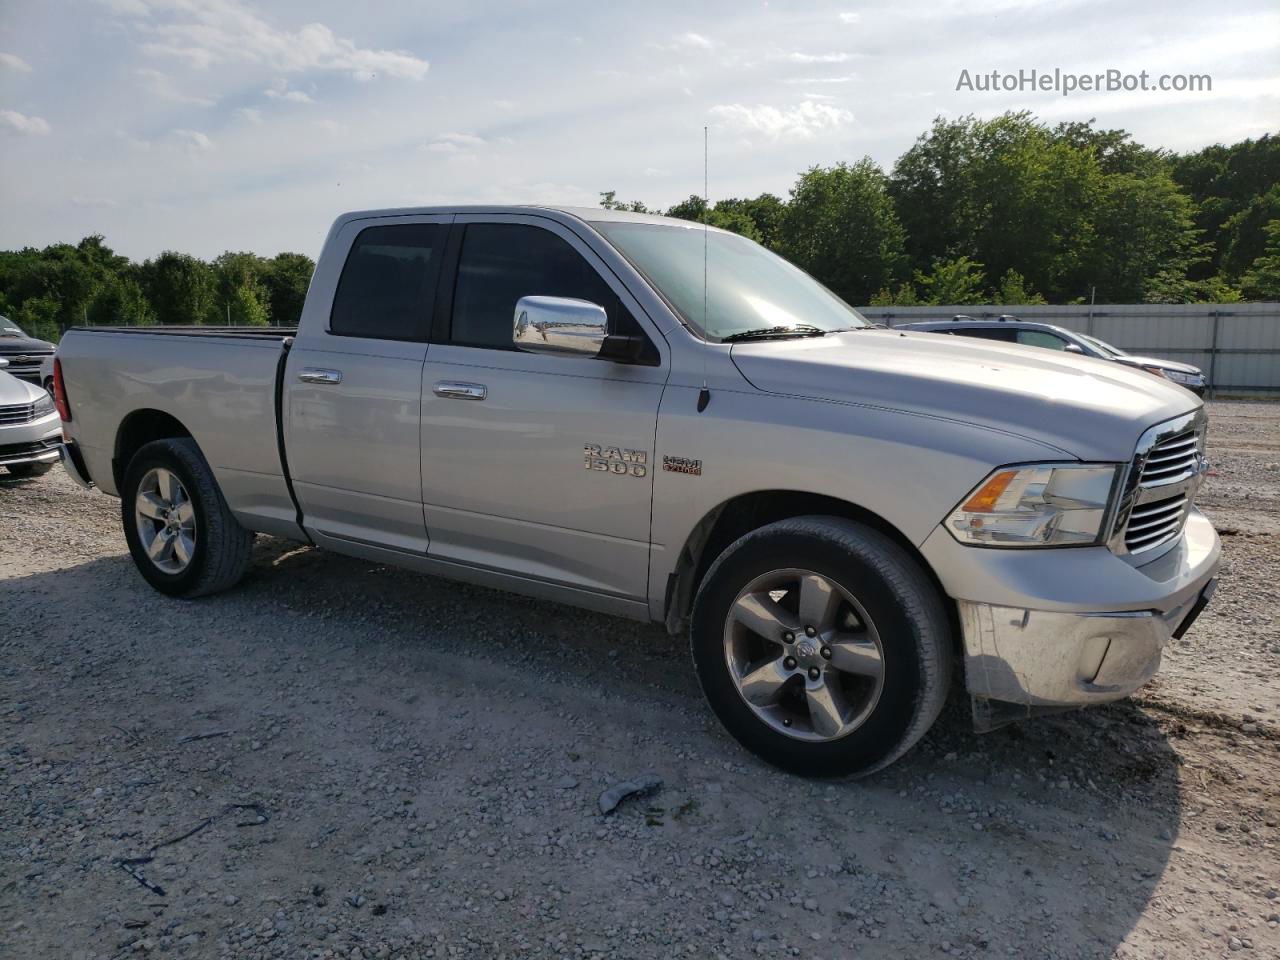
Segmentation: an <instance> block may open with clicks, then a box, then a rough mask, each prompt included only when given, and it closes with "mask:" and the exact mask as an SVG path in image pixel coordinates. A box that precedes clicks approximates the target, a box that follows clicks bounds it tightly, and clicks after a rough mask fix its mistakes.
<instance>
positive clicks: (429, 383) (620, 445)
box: [422, 215, 668, 599]
mask: <svg viewBox="0 0 1280 960" xmlns="http://www.w3.org/2000/svg"><path fill="white" fill-rule="evenodd" d="M454 229H455V231H461V232H462V237H461V248H460V251H459V254H458V269H457V276H456V282H455V285H454V288H453V295H452V311H451V315H450V320H451V322H448V323H444V324H438V325H437V334H436V337H435V338H434V342H433V343H432V345H431V350H430V353H429V354H428V357H427V362H426V365H425V368H424V371H423V378H422V498H423V504H424V510H425V512H426V519H427V525H428V527H429V528H430V530H431V546H430V550H429V553H430V555H431V556H433V557H438V558H440V559H443V560H450V561H453V562H458V563H464V564H468V565H472V566H478V567H482V568H486V569H490V570H498V571H502V572H505V573H511V574H516V575H519V576H525V577H530V578H534V579H538V580H543V581H548V582H552V583H556V584H560V585H564V586H569V587H575V588H579V589H584V590H590V591H592V592H596V593H603V594H609V595H612V596H615V597H624V598H630V599H644V598H645V597H646V596H647V582H648V554H649V532H650V531H649V514H650V501H651V497H652V491H653V469H654V464H653V443H654V433H655V426H656V422H657V413H658V403H659V400H660V399H661V395H662V389H663V384H664V382H665V380H666V376H667V369H668V367H667V363H666V354H665V342H664V341H663V340H662V338H661V336H660V335H658V334H657V333H656V331H655V330H654V329H653V328H652V327H651V326H649V325H648V324H647V320H646V321H639V320H637V318H639V317H642V313H641V311H640V309H639V305H638V304H636V303H635V301H634V300H632V299H631V297H630V295H629V294H628V293H627V292H626V290H625V288H623V287H622V286H621V284H619V283H618V282H617V280H616V278H614V277H612V276H611V275H610V274H609V273H608V271H607V268H606V267H604V264H603V263H602V262H601V261H600V260H599V259H598V258H597V257H596V255H595V254H594V253H593V252H592V251H591V249H590V248H589V246H587V245H586V244H585V243H584V242H583V241H582V240H581V239H580V238H579V237H577V236H575V235H574V234H573V233H572V231H570V230H568V229H567V228H565V227H563V226H562V225H560V224H558V223H555V222H554V221H551V220H549V219H546V218H542V217H538V216H534V215H530V216H515V215H513V216H496V215H495V216H479V215H471V216H459V217H458V218H457V225H456V226H455V227H454ZM606 276H609V277H610V279H609V280H606V279H605V277H606ZM536 295H542V296H561V297H575V298H578V299H582V300H589V301H591V302H593V303H597V304H599V305H600V306H603V307H605V309H606V311H607V312H608V313H609V314H610V325H611V329H614V330H621V329H622V328H626V330H627V332H630V333H635V332H637V331H638V332H640V333H643V334H644V335H645V336H646V337H647V338H648V339H649V341H650V347H651V348H652V350H651V354H652V355H651V357H650V359H649V362H647V363H642V364H620V363H613V362H610V361H606V360H599V359H588V358H583V357H568V356H566V357H558V356H545V355H535V354H530V353H523V352H520V351H517V350H516V349H514V348H513V346H512V327H513V319H514V313H515V304H516V301H517V300H518V299H519V298H520V297H522V296H536Z"/></svg>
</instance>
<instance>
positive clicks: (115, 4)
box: [97, 0, 147, 17]
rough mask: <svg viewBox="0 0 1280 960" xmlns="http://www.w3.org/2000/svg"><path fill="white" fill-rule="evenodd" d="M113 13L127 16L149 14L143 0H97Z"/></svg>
mask: <svg viewBox="0 0 1280 960" xmlns="http://www.w3.org/2000/svg"><path fill="white" fill-rule="evenodd" d="M97 2H98V3H99V4H100V5H101V6H104V7H106V8H107V9H108V10H110V11H111V12H112V13H118V14H120V15H122V16H126V17H142V16H146V14H147V5H146V4H145V3H143V2H142V0H97Z"/></svg>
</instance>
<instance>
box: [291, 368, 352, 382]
mask: <svg viewBox="0 0 1280 960" xmlns="http://www.w3.org/2000/svg"><path fill="white" fill-rule="evenodd" d="M298 379H299V380H301V381H302V382H303V383H341V382H342V371H341V370H322V369H321V368H320V367H303V368H302V372H301V373H300V374H298Z"/></svg>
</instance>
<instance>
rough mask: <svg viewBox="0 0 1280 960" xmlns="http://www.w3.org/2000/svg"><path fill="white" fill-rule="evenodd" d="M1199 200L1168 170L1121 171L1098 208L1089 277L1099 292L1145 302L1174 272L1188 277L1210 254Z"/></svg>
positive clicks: (1109, 297) (1110, 180) (1116, 298)
mask: <svg viewBox="0 0 1280 960" xmlns="http://www.w3.org/2000/svg"><path fill="white" fill-rule="evenodd" d="M1199 233H1200V231H1199V230H1198V229H1197V228H1196V226H1195V205H1194V204H1193V203H1192V202H1191V198H1190V197H1188V196H1187V195H1186V194H1185V193H1184V192H1183V191H1182V190H1181V189H1180V188H1179V187H1178V185H1177V184H1175V183H1174V182H1173V180H1172V179H1171V178H1170V177H1169V175H1168V174H1167V173H1165V172H1164V171H1158V172H1156V173H1154V174H1152V175H1149V176H1146V177H1137V176H1134V175H1132V174H1128V173H1121V174H1115V175H1114V176H1111V177H1108V178H1107V179H1106V181H1105V185H1104V188H1103V193H1102V196H1101V197H1100V198H1099V201H1098V204H1097V207H1096V209H1095V211H1094V236H1093V238H1092V247H1091V250H1090V253H1089V267H1088V272H1089V277H1090V279H1091V280H1092V281H1093V283H1094V284H1096V286H1097V289H1098V297H1099V299H1101V300H1103V301H1104V302H1110V303H1140V302H1142V301H1143V300H1144V299H1145V298H1146V297H1147V295H1148V293H1149V292H1151V291H1153V290H1154V289H1155V288H1156V286H1157V283H1156V280H1155V278H1156V277H1157V276H1158V275H1159V276H1162V277H1164V279H1163V280H1162V281H1161V282H1160V284H1159V285H1161V286H1164V287H1167V285H1168V283H1169V280H1170V278H1174V277H1186V276H1187V275H1188V271H1189V270H1190V268H1191V267H1192V266H1193V265H1195V264H1197V263H1199V262H1200V261H1201V260H1203V259H1204V257H1205V247H1204V245H1203V244H1201V243H1199V241H1198V236H1199Z"/></svg>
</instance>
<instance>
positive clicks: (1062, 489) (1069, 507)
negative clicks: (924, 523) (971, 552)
mask: <svg viewBox="0 0 1280 960" xmlns="http://www.w3.org/2000/svg"><path fill="white" fill-rule="evenodd" d="M1119 471H1120V465H1119V464H1109V465H1099V464H1083V463H1038V464H1032V465H1030V466H1025V467H1001V468H1000V469H999V470H996V471H995V472H994V473H992V474H991V476H989V477H987V479H985V480H983V481H982V483H980V484H979V485H978V486H977V488H976V489H975V490H974V491H973V492H972V493H970V494H969V496H968V497H966V498H965V500H964V502H963V503H961V504H960V506H959V507H957V508H956V510H955V512H954V513H952V514H951V516H949V517H947V521H946V524H947V529H948V530H950V531H951V534H952V536H954V537H955V538H956V539H957V540H959V541H960V542H961V543H972V544H980V545H983V546H988V547H1059V546H1079V545H1083V544H1095V543H1101V542H1102V539H1103V537H1104V536H1105V535H1106V531H1105V530H1104V525H1105V524H1106V522H1107V516H1108V514H1109V513H1110V506H1111V498H1112V495H1113V491H1114V490H1115V486H1116V476H1117V474H1118V473H1119Z"/></svg>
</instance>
